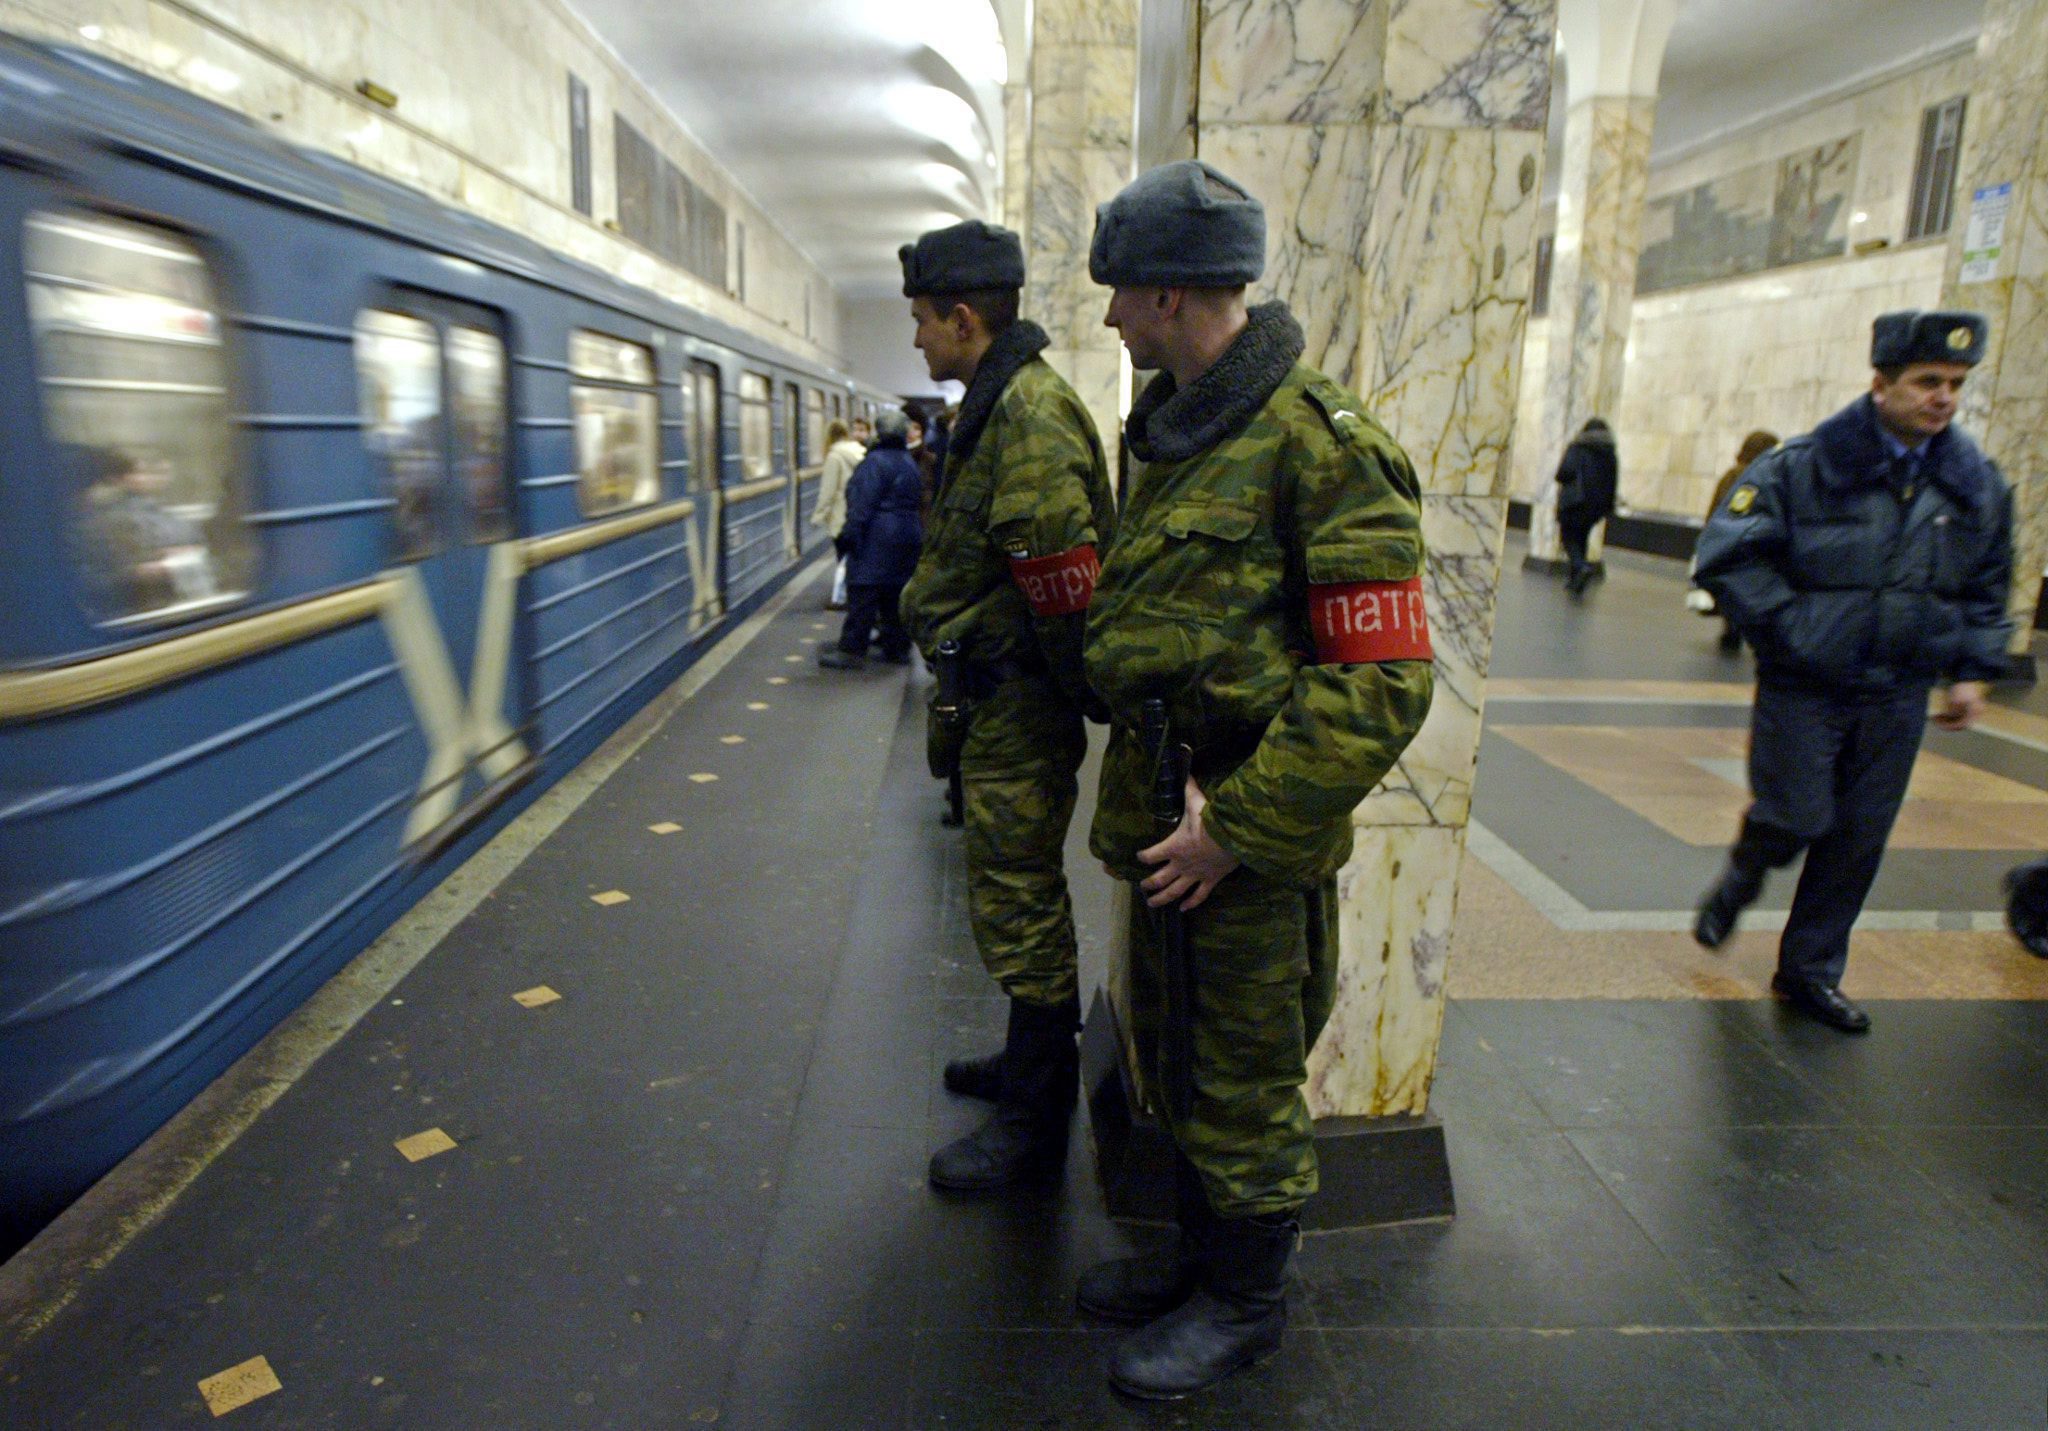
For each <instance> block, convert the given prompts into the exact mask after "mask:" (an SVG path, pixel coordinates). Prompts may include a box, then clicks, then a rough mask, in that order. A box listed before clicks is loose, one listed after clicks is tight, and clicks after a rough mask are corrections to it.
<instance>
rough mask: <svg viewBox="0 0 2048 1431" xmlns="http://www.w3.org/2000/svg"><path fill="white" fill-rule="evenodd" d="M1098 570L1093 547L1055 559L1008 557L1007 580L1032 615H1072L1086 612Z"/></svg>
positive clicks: (1100, 567) (1076, 550)
mask: <svg viewBox="0 0 2048 1431" xmlns="http://www.w3.org/2000/svg"><path fill="white" fill-rule="evenodd" d="M1101 570H1102V563H1101V562H1099V561H1097V560H1096V559H1095V548H1094V547H1092V546H1087V547H1075V548H1074V549H1073V550H1072V551H1070V552H1060V553H1058V554H1056V555H1054V556H1044V557H1011V558H1010V579H1011V580H1012V581H1014V582H1016V583H1017V589H1018V590H1019V591H1021V592H1023V593H1024V599H1025V600H1026V601H1027V602H1029V603H1030V604H1031V614H1032V615H1033V616H1072V615H1073V614H1074V613H1075V612H1077V611H1086V610H1087V609H1088V602H1089V600H1090V599H1091V598H1092V597H1093V596H1094V595H1095V574H1096V573H1097V572H1099V571H1101Z"/></svg>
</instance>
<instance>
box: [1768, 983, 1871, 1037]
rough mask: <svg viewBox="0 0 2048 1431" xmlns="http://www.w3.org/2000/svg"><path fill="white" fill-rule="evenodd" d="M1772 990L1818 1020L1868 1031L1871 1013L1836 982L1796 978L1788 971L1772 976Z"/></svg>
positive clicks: (1851, 1030)
mask: <svg viewBox="0 0 2048 1431" xmlns="http://www.w3.org/2000/svg"><path fill="white" fill-rule="evenodd" d="M1771 992H1772V993H1774V994H1776V995H1777V996H1778V997H1779V998H1781V999H1783V1000H1784V1001H1785V1002H1786V1003H1788V1004H1790V1005H1791V1006H1792V1007H1793V1008H1795V1009H1797V1010H1799V1012H1800V1013H1802V1014H1805V1015H1806V1016H1807V1017H1808V1018H1810V1019H1812V1020H1813V1021H1814V1022H1815V1023H1822V1024H1826V1025H1827V1026H1828V1027H1829V1028H1831V1029H1840V1030H1841V1031H1842V1032H1843V1033H1868V1032H1869V1031H1870V1015H1869V1014H1866V1013H1864V1012H1863V1010H1862V1009H1860V1008H1858V1007H1857V1006H1856V1004H1855V1003H1854V1002H1853V1001H1852V1000H1851V999H1850V998H1849V997H1848V996H1847V995H1846V994H1844V993H1843V992H1842V991H1841V990H1840V989H1838V988H1836V987H1835V986H1834V985H1833V984H1823V983H1822V982H1821V981H1820V980H1818V979H1795V978H1793V977H1791V976H1790V975H1787V974H1773V975H1771Z"/></svg>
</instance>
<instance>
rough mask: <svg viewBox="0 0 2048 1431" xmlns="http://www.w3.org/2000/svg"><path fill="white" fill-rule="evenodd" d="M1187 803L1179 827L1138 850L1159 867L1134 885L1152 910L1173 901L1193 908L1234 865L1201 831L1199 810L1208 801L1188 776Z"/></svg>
mask: <svg viewBox="0 0 2048 1431" xmlns="http://www.w3.org/2000/svg"><path fill="white" fill-rule="evenodd" d="M1187 802H1188V807H1187V812H1186V813H1185V814H1183V815H1182V816H1181V820H1180V826H1179V828H1177V829H1175V830H1174V832H1173V833H1172V834H1170V835H1168V836H1167V837H1166V838H1165V839H1163V840H1161V841H1160V842H1159V843H1158V844H1156V845H1154V846H1152V847H1151V848H1150V849H1145V850H1140V851H1138V858H1139V859H1141V860H1143V861H1144V862H1145V863H1146V864H1148V865H1158V866H1159V868H1158V869H1156V870H1154V871H1153V872H1152V873H1151V874H1150V875H1148V876H1146V877H1145V879H1144V880H1143V881H1142V882H1141V883H1140V884H1139V886H1138V888H1140V889H1142V890H1144V891H1145V893H1146V895H1147V898H1146V900H1145V903H1147V904H1149V905H1151V906H1152V907H1153V908H1154V909H1159V908H1161V907H1163V906H1165V905H1169V904H1172V903H1174V902H1175V901H1176V900H1177V901H1179V902H1180V907H1181V908H1182V909H1193V908H1195V907H1196V906H1197V905H1199V904H1200V903H1201V902H1202V901H1203V900H1205V899H1207V898H1208V897H1209V891H1211V890H1213V889H1214V888H1216V886H1217V884H1218V883H1220V882H1221V881H1222V879H1223V877H1224V876H1225V875H1227V874H1229V873H1230V872H1231V871H1232V870H1234V869H1236V868H1237V866H1238V858H1237V856H1236V855H1233V854H1232V853H1230V851H1228V850H1226V849H1224V848H1223V846H1221V845H1219V844H1217V843H1216V842H1215V841H1214V840H1213V839H1211V838H1210V837H1209V832H1208V831H1207V830H1205V829H1203V828H1202V810H1203V809H1204V808H1205V807H1206V806H1207V805H1208V803H1209V799H1208V797H1207V796H1206V795H1204V794H1203V793H1202V787H1201V786H1199V785H1197V784H1195V782H1194V779H1193V778H1192V777H1190V778H1189V780H1188V789H1187Z"/></svg>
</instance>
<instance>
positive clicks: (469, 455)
mask: <svg viewBox="0 0 2048 1431" xmlns="http://www.w3.org/2000/svg"><path fill="white" fill-rule="evenodd" d="M448 405H449V409H450V413H451V415H452V416H453V418H454V421H455V477H456V481H457V482H458V483H459V484H460V486H461V488H462V493H463V496H464V499H465V500H466V501H467V503H468V505H469V539H470V541H472V542H502V541H504V540H505V539H506V538H508V537H510V536H511V535H512V514H511V512H509V511H508V510H507V509H506V505H505V345H504V344H503V343H501V342H499V341H498V335H497V334H496V333H492V332H488V331H486V330H485V329H482V328H471V327H468V326H467V325H465V324H461V323H457V324H453V325H451V326H450V327H449V329H448Z"/></svg>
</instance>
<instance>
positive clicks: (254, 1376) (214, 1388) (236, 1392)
mask: <svg viewBox="0 0 2048 1431" xmlns="http://www.w3.org/2000/svg"><path fill="white" fill-rule="evenodd" d="M283 1390H284V1383H283V1382H281V1381H279V1380H278V1379H277V1373H276V1372H274V1371H272V1370H271V1369H270V1359H269V1358H268V1357H261V1356H252V1357H250V1358H249V1359H248V1360H247V1361H245V1362H243V1363H242V1364H241V1365H240V1366H231V1367H229V1368H228V1369H227V1370H226V1371H221V1372H215V1373H214V1374H213V1375H212V1376H209V1377H207V1378H206V1380H204V1381H202V1382H200V1383H199V1394H200V1396H202V1397H203V1398H205V1400H206V1409H207V1410H208V1411H211V1412H212V1413H213V1414H214V1415H215V1416H225V1415H227V1414H228V1413H229V1412H230V1411H233V1410H234V1409H235V1408H236V1407H238V1406H247V1405H248V1404H249V1403H250V1402H252V1401H258V1400H261V1399H262V1398H263V1397H266V1396H268V1395H270V1393H271V1392H273V1391H283Z"/></svg>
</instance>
